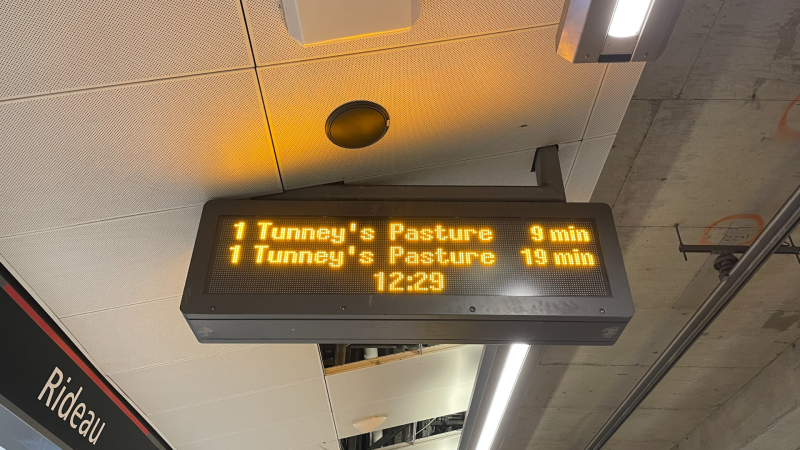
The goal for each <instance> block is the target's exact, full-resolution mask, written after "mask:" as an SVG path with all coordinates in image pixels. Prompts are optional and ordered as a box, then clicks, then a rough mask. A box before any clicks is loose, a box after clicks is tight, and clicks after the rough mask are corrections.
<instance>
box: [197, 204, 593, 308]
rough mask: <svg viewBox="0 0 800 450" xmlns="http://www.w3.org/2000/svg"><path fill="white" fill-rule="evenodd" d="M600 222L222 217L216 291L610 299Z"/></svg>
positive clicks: (214, 267)
mask: <svg viewBox="0 0 800 450" xmlns="http://www.w3.org/2000/svg"><path fill="white" fill-rule="evenodd" d="M596 236H597V230H596V227H595V225H594V221H592V220H579V221H575V220H567V219H555V220H552V219H546V220H545V219H536V218H530V219H520V218H466V219H442V218H433V217H429V218H396V217H395V218H392V217H389V218H369V217H366V218H365V217H302V216H290V217H286V216H260V217H253V216H250V217H246V216H245V217H241V216H224V217H221V218H220V220H219V223H218V227H217V238H216V241H215V243H214V254H213V256H212V261H211V265H210V269H209V274H208V286H207V288H206V293H208V294H408V295H415V294H435V295H463V296H468V295H503V296H589V297H604V296H608V295H609V289H608V283H607V282H606V279H605V271H604V270H603V258H602V255H601V254H600V247H599V245H598V243H597V239H596Z"/></svg>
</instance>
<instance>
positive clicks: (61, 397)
mask: <svg viewBox="0 0 800 450" xmlns="http://www.w3.org/2000/svg"><path fill="white" fill-rule="evenodd" d="M0 361H2V363H0V404H2V405H3V406H4V407H5V408H6V409H8V410H9V411H11V412H12V413H14V414H15V415H17V417H19V418H20V419H22V420H23V421H24V422H26V423H27V424H28V425H30V426H31V427H32V428H34V429H35V430H36V431H38V432H39V433H41V434H42V435H43V436H44V437H46V438H48V439H50V440H51V441H52V442H53V443H54V444H55V445H57V446H59V447H61V448H68V449H72V450H83V449H86V450H89V449H93V450H102V449H107V450H164V449H165V448H166V446H165V444H163V443H162V442H161V441H160V440H159V438H157V437H156V436H155V435H154V433H153V431H152V430H151V429H150V428H149V427H148V426H147V425H146V424H145V423H144V421H143V420H142V419H141V417H140V416H139V415H138V414H137V413H136V412H134V411H133V410H132V408H131V407H130V405H128V404H127V402H126V401H125V400H124V399H122V398H120V396H119V395H118V394H117V392H116V391H115V390H114V389H113V388H112V387H110V386H109V385H108V384H107V383H106V382H105V381H104V380H103V379H102V378H101V376H100V375H98V373H97V372H96V371H95V370H94V368H92V367H91V365H90V364H89V363H88V362H87V361H86V360H85V358H84V357H83V356H82V355H81V354H80V353H79V351H78V350H77V349H75V348H74V346H73V345H72V344H71V343H70V342H69V339H68V338H67V337H66V336H64V334H63V333H62V332H61V330H60V329H58V327H57V326H56V325H55V324H54V323H53V322H52V320H51V319H50V318H49V317H48V316H47V315H46V314H45V313H44V311H42V310H41V308H40V307H39V305H38V304H36V302H35V301H34V300H33V299H31V298H30V296H29V295H27V292H25V290H24V289H22V288H21V286H19V285H18V284H17V283H16V282H15V281H13V278H12V277H11V276H10V274H9V273H8V272H7V271H6V270H5V269H4V268H2V266H0Z"/></svg>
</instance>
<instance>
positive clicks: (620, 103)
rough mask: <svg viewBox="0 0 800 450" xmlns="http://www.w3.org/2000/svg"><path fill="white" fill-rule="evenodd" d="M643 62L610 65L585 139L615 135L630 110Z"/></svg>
mask: <svg viewBox="0 0 800 450" xmlns="http://www.w3.org/2000/svg"><path fill="white" fill-rule="evenodd" d="M643 69H644V63H643V62H633V63H616V64H609V65H608V69H607V70H606V74H605V76H604V77H603V85H602V86H601V87H600V92H598V94H597V101H596V102H595V104H594V109H593V110H592V117H591V119H589V125H588V126H587V127H586V133H585V134H584V136H583V138H584V139H589V138H594V137H600V136H607V135H609V134H615V133H616V132H617V130H619V124H620V123H622V117H623V116H624V115H625V111H627V109H628V103H630V101H631V97H632V96H633V91H634V90H635V89H636V83H638V82H639V76H641V74H642V70H643Z"/></svg>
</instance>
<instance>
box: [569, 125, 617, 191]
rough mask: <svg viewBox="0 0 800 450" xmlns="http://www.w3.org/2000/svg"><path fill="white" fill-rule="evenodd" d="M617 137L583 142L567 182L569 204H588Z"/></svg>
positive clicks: (612, 136) (605, 137)
mask: <svg viewBox="0 0 800 450" xmlns="http://www.w3.org/2000/svg"><path fill="white" fill-rule="evenodd" d="M616 137H617V136H616V135H614V134H612V135H611V136H604V137H601V138H596V139H587V140H585V141H583V142H581V148H580V149H578V156H577V157H576V158H575V164H574V165H573V166H572V172H571V174H570V175H571V176H570V179H569V181H568V182H567V184H566V186H565V188H566V194H567V201H568V202H588V201H589V200H591V198H592V192H594V187H595V186H596V185H597V180H598V179H600V173H601V172H602V171H603V164H605V162H606V158H607V157H608V152H610V151H611V146H612V145H613V144H614V139H615V138H616Z"/></svg>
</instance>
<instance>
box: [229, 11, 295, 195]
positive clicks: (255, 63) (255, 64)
mask: <svg viewBox="0 0 800 450" xmlns="http://www.w3.org/2000/svg"><path fill="white" fill-rule="evenodd" d="M239 7H240V8H241V11H242V19H243V20H244V28H245V30H246V31H247V43H248V44H249V45H250V55H251V56H252V58H253V71H254V72H255V75H256V84H257V85H258V95H259V96H260V97H261V108H262V110H263V111H264V121H265V122H266V124H267V134H268V135H269V142H270V144H271V145H272V157H273V158H274V159H275V170H277V171H278V181H279V182H280V183H281V191H285V190H286V186H285V185H284V184H283V174H282V173H281V165H280V164H279V163H278V151H277V150H276V149H275V139H274V138H273V136H272V126H271V125H270V123H269V113H267V101H266V100H265V99H264V90H263V89H262V88H261V77H260V76H259V75H258V61H257V60H256V51H255V49H254V48H253V38H252V37H251V36H250V24H248V23H247V14H246V13H245V10H244V0H239Z"/></svg>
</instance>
